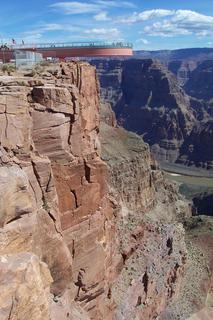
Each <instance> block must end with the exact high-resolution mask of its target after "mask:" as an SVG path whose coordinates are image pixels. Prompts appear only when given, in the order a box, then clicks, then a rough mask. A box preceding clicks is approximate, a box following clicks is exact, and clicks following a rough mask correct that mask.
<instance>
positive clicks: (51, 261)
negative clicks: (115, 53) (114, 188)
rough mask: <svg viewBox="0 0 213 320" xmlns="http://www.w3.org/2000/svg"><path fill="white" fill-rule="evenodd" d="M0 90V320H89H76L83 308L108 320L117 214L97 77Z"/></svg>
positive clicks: (7, 80)
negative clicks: (110, 194)
mask: <svg viewBox="0 0 213 320" xmlns="http://www.w3.org/2000/svg"><path fill="white" fill-rule="evenodd" d="M0 82H1V87H0V123H1V126H0V132H1V134H0V137H1V150H0V223H1V232H0V254H1V256H2V258H1V264H2V267H3V270H4V271H3V275H2V277H1V279H0V286H1V292H2V290H3V293H2V294H1V299H2V300H3V302H2V303H3V309H2V311H1V312H2V317H1V319H8V317H9V318H10V319H18V318H19V319H21V320H24V319H29V315H30V317H32V318H33V319H42V320H45V319H50V316H49V314H50V313H51V319H58V317H57V314H60V319H78V318H79V319H81V318H82V319H86V318H85V317H86V316H85V317H84V316H83V315H82V316H79V317H78V318H77V316H76V318H75V317H74V316H73V312H74V311H73V310H76V312H75V314H80V315H81V310H80V309H78V308H80V306H78V305H77V302H79V305H81V306H82V307H84V309H85V310H87V311H89V313H90V318H91V319H103V318H104V319H107V316H106V315H107V314H110V313H109V312H108V311H105V308H106V303H105V301H104V299H105V296H104V293H105V292H106V291H107V290H106V288H107V287H108V282H107V279H108V276H107V273H108V269H107V266H108V265H109V264H110V260H111V254H112V249H111V239H112V240H113V234H112V235H111V229H112V228H111V219H112V209H111V207H110V205H109V201H108V200H107V192H106V183H105V179H106V174H107V172H106V165H105V164H104V162H103V161H102V160H101V159H100V156H99V154H100V143H99V137H98V131H99V96H98V90H99V89H98V84H97V80H96V74H95V70H94V68H92V67H91V66H89V65H87V64H83V63H78V64H75V63H72V64H70V65H61V66H56V67H55V68H54V70H51V71H50V72H44V73H43V74H42V75H41V76H40V77H37V78H36V79H35V78H29V77H23V76H22V77H21V76H20V77H18V76H17V77H1V78H0ZM41 261H42V262H41ZM28 270H29V271H28ZM30 270H32V272H31V271H30ZM45 270H46V271H45ZM25 273H26V276H24V275H25ZM28 274H29V276H28ZM31 277H32V278H33V279H32V278H31ZM5 283H6V284H5ZM8 287H10V291H8V289H7V288H8ZM105 287H106V288H105ZM28 288H31V289H30V290H29V289H28ZM45 292H46V294H45ZM44 295H45V297H46V298H44V297H43V296H44ZM39 296H40V297H39ZM36 297H39V300H38V303H34V304H33V302H32V301H34V300H36V299H37V298H36ZM53 298H54V299H53ZM74 301H76V306H75V304H74V306H73V305H72V304H71V302H72V303H73V302H74ZM1 306H2V304H1ZM39 308H40V309H41V310H43V311H40V312H37V309H39ZM20 309H23V310H22V311H20ZM20 312H21V313H20ZM35 313H36V316H35V317H34V314H35ZM63 315H64V318H63Z"/></svg>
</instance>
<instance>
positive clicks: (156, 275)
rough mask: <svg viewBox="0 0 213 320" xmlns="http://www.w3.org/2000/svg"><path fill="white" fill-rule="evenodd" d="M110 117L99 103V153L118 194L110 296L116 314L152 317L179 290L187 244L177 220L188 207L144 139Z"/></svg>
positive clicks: (117, 317) (109, 113)
mask: <svg viewBox="0 0 213 320" xmlns="http://www.w3.org/2000/svg"><path fill="white" fill-rule="evenodd" d="M111 119H112V113H111V112H110V108H109V106H106V105H105V106H102V122H101V143H102V158H103V159H104V160H105V161H106V162H107V164H108V166H109V170H110V175H109V184H110V194H111V197H112V198H115V200H116V202H115V200H114V206H115V208H116V210H115V214H116V225H115V228H116V242H115V244H114V245H115V248H116V251H115V252H116V255H115V256H114V259H113V265H114V270H115V271H114V272H116V273H117V277H115V280H114V281H113V283H112V285H111V287H110V290H109V294H108V296H109V298H110V299H111V300H112V301H113V302H114V304H115V305H116V309H115V315H114V319H125V320H128V319H155V318H156V317H157V316H158V315H159V314H160V313H161V312H162V311H163V310H164V308H165V306H166V305H167V304H168V302H169V301H171V299H173V298H174V297H175V295H177V294H178V292H179V286H180V284H181V279H182V276H183V272H184V267H185V263H186V249H185V243H184V231H183V228H182V226H181V225H179V224H177V222H176V221H177V220H178V219H182V217H183V216H184V215H187V214H189V215H190V209H189V207H188V205H187V204H186V203H185V202H184V201H183V200H182V199H181V198H180V196H179V195H178V193H177V191H176V190H175V188H174V186H173V185H171V184H168V183H167V182H166V181H165V179H164V177H163V175H162V173H161V171H160V170H159V169H158V166H157V164H156V163H155V162H154V161H153V160H152V159H151V157H150V152H149V147H148V145H147V144H145V143H144V142H143V140H142V139H141V138H140V137H139V136H137V135H136V134H134V133H129V132H127V131H126V130H124V129H122V128H118V127H116V125H115V122H113V124H112V121H111ZM109 120H110V121H109Z"/></svg>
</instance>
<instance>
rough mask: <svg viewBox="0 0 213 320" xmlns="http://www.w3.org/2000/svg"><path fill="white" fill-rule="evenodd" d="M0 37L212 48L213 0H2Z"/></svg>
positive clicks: (46, 40) (30, 40)
mask: <svg viewBox="0 0 213 320" xmlns="http://www.w3.org/2000/svg"><path fill="white" fill-rule="evenodd" d="M0 10H1V18H0V36H1V38H0V40H1V41H3V42H11V39H12V38H14V39H16V41H17V42H20V41H21V40H22V39H23V40H24V41H25V42H30V43H36V42H48V41H58V42H59V41H60V42H67V41H90V40H91V41H94V40H107V41H111V40H112V41H120V40H122V41H131V42H132V43H133V44H134V47H135V48H136V49H145V50H148V49H149V50H150V49H153V50H154V49H175V48H186V47H213V0H132V1H131V0H130V1H128V0H127V1H125V0H124V1H122V0H121V1H116V0H114V1H113V0H83V1H61V2H60V1H54V0H31V1H30V0H8V1H3V0H2V1H1V8H0Z"/></svg>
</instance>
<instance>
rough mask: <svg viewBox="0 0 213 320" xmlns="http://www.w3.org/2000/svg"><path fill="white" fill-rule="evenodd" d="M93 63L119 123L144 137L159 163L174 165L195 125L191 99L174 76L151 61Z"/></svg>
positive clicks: (106, 97)
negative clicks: (112, 84)
mask: <svg viewBox="0 0 213 320" xmlns="http://www.w3.org/2000/svg"><path fill="white" fill-rule="evenodd" d="M94 64H96V66H97V70H98V74H99V77H100V84H101V88H102V90H101V93H102V99H103V100H104V101H106V102H111V103H112V106H113V109H114V111H115V113H116V117H117V119H118V123H119V124H121V125H122V126H124V128H126V129H127V130H131V131H133V132H136V133H137V134H140V135H143V138H144V140H145V141H146V142H147V143H149V145H150V146H151V150H152V152H153V153H154V155H155V157H156V159H157V160H160V161H162V162H167V161H169V162H175V161H176V160H177V158H178V156H179V149H180V147H181V145H182V143H183V141H184V140H185V139H186V137H188V135H189V134H190V132H191V129H192V127H193V125H194V122H195V119H194V115H193V112H192V109H191V106H190V99H189V97H188V96H187V95H186V94H185V93H184V91H183V90H182V89H181V88H180V87H179V86H178V82H177V80H176V78H175V76H174V75H173V74H172V73H170V72H169V71H168V69H167V68H166V67H164V66H163V65H161V64H160V63H159V62H156V61H154V60H151V59H149V60H148V59H147V60H138V59H134V60H126V61H109V62H105V64H103V66H102V63H98V62H94ZM104 68H105V70H104V71H103V69H104ZM118 68H119V69H120V74H119V76H118V72H117V69H118ZM113 70H114V72H113ZM112 76H113V77H114V78H115V79H116V80H117V81H116V80H114V82H115V83H116V87H115V88H114V89H113V90H112V89H111V87H110V84H109V80H110V79H111V77H112ZM118 91H119V92H120V94H119V95H118V94H117V92H118Z"/></svg>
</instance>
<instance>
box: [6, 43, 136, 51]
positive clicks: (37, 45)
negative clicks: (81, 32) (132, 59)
mask: <svg viewBox="0 0 213 320" xmlns="http://www.w3.org/2000/svg"><path fill="white" fill-rule="evenodd" d="M7 47H8V48H9V49H12V50H21V49H50V48H55V49H56V48H73V49H74V48H115V49H116V48H133V45H132V43H129V42H99V41H98V42H63V43H58V42H52V43H31V44H20V45H17V44H14V45H8V46H7Z"/></svg>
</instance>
